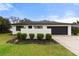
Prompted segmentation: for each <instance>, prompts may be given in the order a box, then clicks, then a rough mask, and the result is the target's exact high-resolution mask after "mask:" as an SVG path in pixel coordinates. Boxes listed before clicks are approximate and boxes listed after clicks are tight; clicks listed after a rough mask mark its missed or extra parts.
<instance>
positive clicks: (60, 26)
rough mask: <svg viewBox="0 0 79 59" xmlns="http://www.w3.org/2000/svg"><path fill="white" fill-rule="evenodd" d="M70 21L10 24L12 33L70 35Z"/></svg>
mask: <svg viewBox="0 0 79 59" xmlns="http://www.w3.org/2000/svg"><path fill="white" fill-rule="evenodd" d="M71 26H72V23H60V22H54V21H30V22H24V23H14V24H12V28H11V31H12V34H16V33H18V32H21V33H27V34H29V33H34V34H37V33H43V34H46V33H49V34H53V35H71Z"/></svg>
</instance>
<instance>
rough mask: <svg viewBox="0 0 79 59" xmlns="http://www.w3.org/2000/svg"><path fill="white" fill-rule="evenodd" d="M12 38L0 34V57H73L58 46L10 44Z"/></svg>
mask: <svg viewBox="0 0 79 59" xmlns="http://www.w3.org/2000/svg"><path fill="white" fill-rule="evenodd" d="M13 37H14V36H12V35H10V34H0V56H74V54H73V53H71V52H70V51H69V50H67V49H66V48H64V47H63V46H61V45H60V44H57V43H56V44H55V43H54V44H34V43H29V44H11V43H6V42H7V41H8V40H10V39H12V38H13Z"/></svg>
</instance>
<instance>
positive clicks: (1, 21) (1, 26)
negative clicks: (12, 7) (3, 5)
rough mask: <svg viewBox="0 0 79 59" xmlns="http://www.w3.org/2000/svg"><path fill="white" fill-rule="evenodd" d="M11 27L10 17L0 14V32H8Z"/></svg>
mask: <svg viewBox="0 0 79 59" xmlns="http://www.w3.org/2000/svg"><path fill="white" fill-rule="evenodd" d="M10 27H11V26H10V21H9V19H8V18H3V17H2V16H0V33H4V32H8V31H9V29H10Z"/></svg>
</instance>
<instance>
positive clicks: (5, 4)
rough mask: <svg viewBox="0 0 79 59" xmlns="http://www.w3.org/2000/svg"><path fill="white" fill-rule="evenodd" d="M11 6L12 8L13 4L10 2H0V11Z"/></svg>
mask: <svg viewBox="0 0 79 59" xmlns="http://www.w3.org/2000/svg"><path fill="white" fill-rule="evenodd" d="M11 8H13V6H12V5H11V4H8V3H0V11H4V10H10V9H11Z"/></svg>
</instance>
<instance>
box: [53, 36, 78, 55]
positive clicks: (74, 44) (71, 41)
mask: <svg viewBox="0 0 79 59" xmlns="http://www.w3.org/2000/svg"><path fill="white" fill-rule="evenodd" d="M52 37H53V38H54V40H55V41H57V42H58V43H60V44H61V45H63V46H64V47H65V48H67V49H68V50H70V51H71V52H73V53H74V54H76V55H78V56H79V36H67V35H53V36H52Z"/></svg>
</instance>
